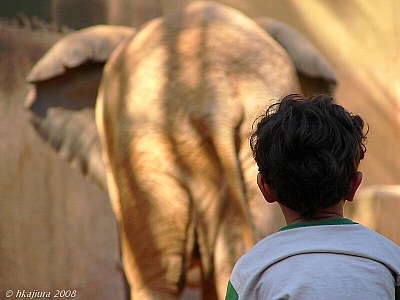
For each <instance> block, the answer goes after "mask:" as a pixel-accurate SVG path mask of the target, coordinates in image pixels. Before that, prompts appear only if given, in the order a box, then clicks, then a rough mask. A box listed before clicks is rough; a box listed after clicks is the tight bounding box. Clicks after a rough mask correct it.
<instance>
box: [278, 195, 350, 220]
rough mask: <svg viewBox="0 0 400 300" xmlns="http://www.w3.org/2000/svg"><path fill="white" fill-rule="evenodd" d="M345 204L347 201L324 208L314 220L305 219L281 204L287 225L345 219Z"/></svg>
mask: <svg viewBox="0 0 400 300" xmlns="http://www.w3.org/2000/svg"><path fill="white" fill-rule="evenodd" d="M344 203H345V201H344V200H342V201H340V202H338V203H337V204H335V205H333V206H330V207H326V208H322V209H320V210H319V211H317V213H316V214H315V215H314V216H313V217H312V218H303V217H302V216H301V213H299V212H297V211H294V210H292V209H290V208H288V207H286V206H284V205H282V204H279V206H280V207H281V210H282V213H283V216H284V217H285V220H286V224H287V225H290V224H294V223H299V222H316V221H321V220H331V219H338V218H343V216H344V209H343V208H344Z"/></svg>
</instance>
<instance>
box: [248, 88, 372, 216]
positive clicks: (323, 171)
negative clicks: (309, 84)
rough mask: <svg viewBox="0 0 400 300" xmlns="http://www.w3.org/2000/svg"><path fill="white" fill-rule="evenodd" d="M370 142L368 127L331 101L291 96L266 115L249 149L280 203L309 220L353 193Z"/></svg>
mask: <svg viewBox="0 0 400 300" xmlns="http://www.w3.org/2000/svg"><path fill="white" fill-rule="evenodd" d="M365 139H366V133H364V121H363V120H362V119H361V118H360V117H359V116H355V115H352V114H351V113H349V112H348V111H346V110H345V109H344V108H343V107H342V106H340V105H337V104H334V102H333V98H332V97H330V96H328V95H319V96H314V97H311V98H309V99H307V98H304V97H303V96H302V95H298V94H291V95H288V96H286V97H284V98H283V99H282V101H280V103H277V104H274V105H271V106H270V107H269V108H268V109H267V111H266V113H265V115H263V116H262V118H261V120H260V121H259V123H258V124H257V128H256V130H255V132H254V133H253V135H252V136H251V139H250V146H251V149H252V150H253V157H254V159H255V161H256V162H257V165H258V168H259V171H260V173H261V174H262V175H263V177H264V180H265V182H266V184H267V185H268V186H269V188H270V189H271V190H272V192H273V193H274V195H275V197H276V199H277V201H278V202H279V203H281V204H283V205H284V206H286V207H288V208H290V209H293V210H295V211H297V212H300V213H301V215H302V216H303V217H306V218H307V217H308V218H310V217H312V216H313V215H314V214H315V213H316V211H317V210H318V209H319V208H322V207H329V206H332V205H334V204H336V203H338V202H339V201H340V200H341V199H342V198H343V197H345V196H346V195H347V194H348V193H349V185H350V181H351V180H352V179H353V177H354V175H355V173H356V171H357V169H358V165H359V162H360V160H361V159H363V158H364V153H365V151H366V147H365V145H364V141H365Z"/></svg>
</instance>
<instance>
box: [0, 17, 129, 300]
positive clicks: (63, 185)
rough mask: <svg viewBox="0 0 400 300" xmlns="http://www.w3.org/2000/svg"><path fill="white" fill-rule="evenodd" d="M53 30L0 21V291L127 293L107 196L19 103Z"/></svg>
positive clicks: (83, 296) (114, 296) (96, 296)
mask: <svg viewBox="0 0 400 300" xmlns="http://www.w3.org/2000/svg"><path fill="white" fill-rule="evenodd" d="M59 37H60V35H59V34H54V33H49V32H38V31H35V32H33V31H30V30H26V29H20V28H13V27H8V26H5V25H1V24H0V237H1V238H0V299H4V295H5V292H6V291H7V290H9V289H11V290H14V292H16V291H17V290H18V289H19V290H23V289H25V290H27V291H33V290H34V289H38V290H40V291H55V290H56V289H59V290H76V291H77V299H125V289H124V277H123V273H122V270H121V266H120V256H119V246H118V235H117V225H116V222H115V219H114V216H113V214H112V212H111V208H110V204H109V201H108V197H107V196H106V194H105V193H104V192H102V191H100V190H99V189H98V188H97V187H96V186H94V184H92V183H91V182H89V181H88V180H87V179H86V178H83V177H82V175H81V174H80V173H79V172H78V170H74V169H71V167H70V166H69V165H68V164H67V163H66V162H65V161H63V160H60V158H59V156H58V155H56V153H55V152H54V150H53V149H51V148H50V147H49V146H48V145H47V144H45V143H44V142H43V141H42V140H41V139H40V138H39V137H38V134H37V133H36V132H35V131H34V129H33V128H32V126H31V124H30V123H29V121H28V115H27V113H26V112H25V111H24V110H23V106H24V98H25V96H26V92H27V90H28V86H27V83H26V82H25V77H26V75H27V74H28V72H29V71H30V69H31V67H32V66H33V64H34V63H35V62H36V61H37V60H38V59H39V57H41V56H42V55H43V54H44V52H45V51H46V50H47V49H48V48H49V47H50V46H51V45H52V44H53V43H54V42H55V41H56V40H57V39H58V38H59Z"/></svg>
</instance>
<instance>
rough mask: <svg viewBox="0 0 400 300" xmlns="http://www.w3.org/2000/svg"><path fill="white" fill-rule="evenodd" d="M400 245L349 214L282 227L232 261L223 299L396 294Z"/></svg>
mask: <svg viewBox="0 0 400 300" xmlns="http://www.w3.org/2000/svg"><path fill="white" fill-rule="evenodd" d="M396 285H400V247H398V246H397V245H396V244H394V243H393V242H391V241H390V240H388V239H387V238H385V237H383V236H382V235H380V234H378V233H376V232H375V231H372V230H370V229H368V228H366V227H364V226H362V225H360V224H357V223H354V222H352V221H351V220H349V219H344V218H343V219H336V220H326V221H324V222H318V223H317V222H307V223H298V224H293V225H290V226H287V227H284V228H283V229H281V230H280V231H279V232H277V233H274V234H272V235H270V236H268V237H266V238H264V239H263V240H261V241H260V242H259V243H257V244H256V245H255V246H254V247H253V248H252V249H251V250H250V251H249V252H247V253H246V254H245V255H244V256H242V257H241V258H240V259H239V261H238V262H237V263H236V265H235V267H234V269H233V272H232V275H231V279H230V282H229V285H228V291H227V297H226V299H229V300H231V299H251V300H256V299H271V300H275V299H295V300H302V299H307V300H309V299H326V300H331V299H332V300H333V299H334V300H336V299H351V300H357V299H360V300H361V299H362V300H368V299H371V300H377V299H379V300H385V299H395V297H396V296H395V290H396Z"/></svg>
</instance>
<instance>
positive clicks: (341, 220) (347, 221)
mask: <svg viewBox="0 0 400 300" xmlns="http://www.w3.org/2000/svg"><path fill="white" fill-rule="evenodd" d="M345 224H358V223H356V222H354V221H352V220H350V219H347V218H338V219H327V220H319V221H310V222H299V223H293V224H290V225H287V226H285V227H282V228H281V229H279V231H285V230H289V229H293V228H300V227H309V226H320V225H345Z"/></svg>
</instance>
